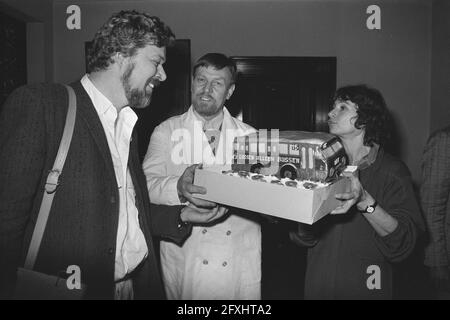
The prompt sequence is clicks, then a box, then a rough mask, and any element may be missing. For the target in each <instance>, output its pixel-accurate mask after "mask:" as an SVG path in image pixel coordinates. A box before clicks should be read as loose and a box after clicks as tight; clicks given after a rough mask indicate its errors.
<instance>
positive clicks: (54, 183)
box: [45, 170, 61, 194]
mask: <svg viewBox="0 0 450 320" xmlns="http://www.w3.org/2000/svg"><path fill="white" fill-rule="evenodd" d="M60 174H61V171H59V170H50V171H49V174H48V176H47V181H46V183H45V191H46V192H47V193H48V194H52V193H53V192H55V191H56V188H57V187H58V185H59V183H58V179H59V175H60Z"/></svg>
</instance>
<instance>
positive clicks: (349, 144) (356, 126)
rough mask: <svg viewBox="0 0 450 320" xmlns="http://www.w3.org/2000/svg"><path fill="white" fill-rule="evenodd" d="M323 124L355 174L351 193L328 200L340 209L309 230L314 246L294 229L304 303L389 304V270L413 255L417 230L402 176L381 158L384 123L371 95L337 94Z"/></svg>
mask: <svg viewBox="0 0 450 320" xmlns="http://www.w3.org/2000/svg"><path fill="white" fill-rule="evenodd" d="M328 116H329V120H328V124H329V128H330V133H333V134H335V135H337V136H339V137H340V139H341V140H342V143H343V145H344V147H345V150H346V152H347V155H348V158H349V159H348V160H349V163H350V165H353V166H357V167H358V174H357V175H355V176H353V177H352V192H350V193H344V194H338V195H336V197H337V198H338V199H340V200H342V206H341V207H339V208H337V209H336V210H334V211H333V212H332V213H333V214H332V215H328V216H327V217H325V218H324V219H322V220H321V221H319V222H318V223H316V224H314V225H313V226H312V227H311V228H312V232H313V234H314V239H311V238H309V239H308V238H307V237H306V234H305V233H303V232H302V230H303V229H302V227H300V228H299V234H298V235H297V236H298V237H299V238H300V239H302V237H303V239H304V240H309V244H310V245H311V248H310V249H309V250H308V251H309V252H308V262H307V270H306V280H305V298H306V299H390V298H392V294H393V288H392V287H393V267H394V264H395V263H396V262H399V261H402V260H404V259H405V258H406V257H408V255H409V254H410V253H411V252H412V251H413V249H414V247H415V243H416V239H417V237H418V234H419V232H420V230H422V229H423V221H422V218H421V215H420V210H419V207H418V204H417V201H416V198H415V195H414V192H413V188H412V182H411V176H410V173H409V170H408V168H407V167H406V165H405V164H403V162H402V161H401V160H399V159H396V158H394V157H393V156H391V155H389V154H387V153H386V152H385V151H384V150H383V147H382V145H383V143H384V142H385V141H386V139H387V138H388V137H389V123H390V121H389V113H388V111H387V108H386V103H385V101H384V99H383V96H382V95H381V93H380V92H379V91H378V90H375V89H372V88H369V87H367V86H365V85H356V86H347V87H342V88H340V89H338V90H337V92H336V94H335V96H334V106H333V109H332V110H331V111H330V113H329V114H328ZM358 176H359V177H358ZM344 212H347V213H346V214H339V213H344ZM303 227H304V226H303ZM311 240H312V241H311ZM305 243H307V241H303V244H305Z"/></svg>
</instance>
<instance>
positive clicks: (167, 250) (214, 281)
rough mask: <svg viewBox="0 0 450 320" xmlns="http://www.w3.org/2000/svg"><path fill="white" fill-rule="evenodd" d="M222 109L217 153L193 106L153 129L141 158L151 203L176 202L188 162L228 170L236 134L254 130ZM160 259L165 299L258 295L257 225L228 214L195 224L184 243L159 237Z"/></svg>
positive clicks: (224, 297) (243, 297) (212, 168)
mask: <svg viewBox="0 0 450 320" xmlns="http://www.w3.org/2000/svg"><path fill="white" fill-rule="evenodd" d="M223 111H224V119H223V122H222V130H221V135H220V140H219V145H218V148H217V151H216V156H214V154H213V153H212V151H211V148H210V147H209V144H208V142H207V140H206V135H205V134H204V133H203V130H202V127H201V123H200V122H198V121H196V120H197V118H196V116H195V114H194V112H193V107H192V106H191V107H190V109H189V110H188V111H187V112H186V113H184V114H182V115H180V116H175V117H172V118H170V119H168V120H166V121H164V122H163V123H161V124H160V125H159V126H158V127H156V128H155V130H154V132H153V134H152V137H151V139H150V144H149V147H148V150H147V154H146V156H145V159H144V163H143V169H144V172H145V175H146V177H147V186H148V189H149V195H150V201H151V202H153V203H155V204H166V205H179V204H180V201H179V198H178V194H177V181H178V178H179V177H180V176H181V175H182V174H183V172H184V170H185V169H186V168H187V167H188V166H189V165H191V164H194V163H204V164H205V167H208V169H209V170H214V171H217V172H221V171H222V170H230V169H231V155H232V147H233V139H234V137H235V136H241V135H244V134H248V133H250V132H252V131H254V129H253V128H251V127H250V126H249V125H246V124H245V123H243V122H241V121H239V120H238V119H236V118H233V117H232V116H231V115H230V113H229V112H228V110H227V109H226V108H223ZM199 146H200V147H199ZM196 150H197V151H196ZM199 150H201V151H199ZM243 196H245V195H243ZM161 264H162V273H163V280H164V285H165V289H166V293H167V296H168V298H169V299H236V300H239V299H260V298H261V229H260V225H259V224H258V223H256V222H254V221H252V220H249V219H247V217H246V216H241V215H239V216H238V215H234V214H232V215H230V216H229V217H228V218H227V219H225V220H224V221H223V222H220V223H217V224H215V225H213V226H210V227H202V226H194V227H193V229H192V234H191V236H190V237H189V238H188V239H187V240H186V241H185V243H184V244H183V246H182V247H179V246H178V245H176V244H174V243H172V242H167V241H161Z"/></svg>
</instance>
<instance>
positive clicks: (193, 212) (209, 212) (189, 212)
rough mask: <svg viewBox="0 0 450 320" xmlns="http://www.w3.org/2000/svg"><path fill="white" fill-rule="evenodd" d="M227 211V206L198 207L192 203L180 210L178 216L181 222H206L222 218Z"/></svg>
mask: <svg viewBox="0 0 450 320" xmlns="http://www.w3.org/2000/svg"><path fill="white" fill-rule="evenodd" d="M227 212H228V208H226V207H223V206H215V207H214V208H210V209H206V208H198V207H196V206H195V205H193V204H192V203H191V204H189V205H188V206H186V207H184V208H183V209H182V210H181V214H180V218H181V221H183V222H190V223H193V224H206V223H210V222H212V221H215V220H217V219H220V218H222V217H223V216H224V215H225V214H226V213H227Z"/></svg>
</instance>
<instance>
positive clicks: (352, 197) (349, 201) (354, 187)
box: [331, 175, 367, 214]
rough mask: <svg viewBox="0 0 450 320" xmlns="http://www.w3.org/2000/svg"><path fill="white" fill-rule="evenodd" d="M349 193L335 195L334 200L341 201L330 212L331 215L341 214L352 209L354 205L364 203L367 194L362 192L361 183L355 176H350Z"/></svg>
mask: <svg viewBox="0 0 450 320" xmlns="http://www.w3.org/2000/svg"><path fill="white" fill-rule="evenodd" d="M350 180H351V191H350V192H345V193H338V194H336V195H335V197H336V199H338V200H341V201H342V204H341V205H340V206H339V207H337V208H336V209H334V210H333V211H331V214H342V213H347V211H348V210H349V209H350V208H351V207H353V205H354V204H355V203H360V202H363V201H366V200H367V199H366V197H367V193H366V192H365V191H364V189H363V187H362V185H361V182H360V181H359V179H358V178H357V177H355V176H353V175H352V176H350Z"/></svg>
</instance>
